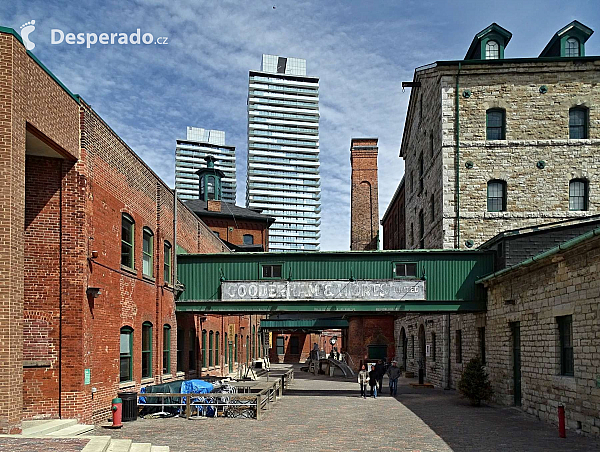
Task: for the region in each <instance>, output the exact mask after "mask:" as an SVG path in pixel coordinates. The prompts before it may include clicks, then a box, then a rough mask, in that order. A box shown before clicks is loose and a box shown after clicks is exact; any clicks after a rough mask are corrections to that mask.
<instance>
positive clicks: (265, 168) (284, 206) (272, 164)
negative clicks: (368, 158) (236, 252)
mask: <svg viewBox="0 0 600 452" xmlns="http://www.w3.org/2000/svg"><path fill="white" fill-rule="evenodd" d="M319 165H320V164H319V79H318V78H317V77H308V76H307V75H306V60H303V59H299V58H284V57H280V56H275V55H263V58H262V65H261V70H260V71H250V73H249V82H248V179H247V187H246V206H247V207H248V208H250V209H260V210H262V213H263V214H265V215H269V216H272V217H275V218H276V222H275V223H274V224H273V225H272V226H271V228H270V232H269V249H270V251H318V250H319V242H320V237H321V233H320V226H321V176H320V174H319Z"/></svg>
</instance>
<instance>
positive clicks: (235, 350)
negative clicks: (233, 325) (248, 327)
mask: <svg viewBox="0 0 600 452" xmlns="http://www.w3.org/2000/svg"><path fill="white" fill-rule="evenodd" d="M233 362H234V363H237V362H238V335H237V334H236V335H235V343H234V344H233Z"/></svg>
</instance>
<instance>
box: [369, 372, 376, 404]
mask: <svg viewBox="0 0 600 452" xmlns="http://www.w3.org/2000/svg"><path fill="white" fill-rule="evenodd" d="M369 386H370V387H371V396H373V397H374V398H377V371H376V370H375V366H373V367H371V371H370V372H369Z"/></svg>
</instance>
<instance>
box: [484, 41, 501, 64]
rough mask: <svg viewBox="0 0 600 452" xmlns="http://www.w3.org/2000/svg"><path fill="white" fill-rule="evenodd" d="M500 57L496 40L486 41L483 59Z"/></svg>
mask: <svg viewBox="0 0 600 452" xmlns="http://www.w3.org/2000/svg"><path fill="white" fill-rule="evenodd" d="M498 58H500V46H499V45H498V43H497V42H496V41H488V42H487V44H486V45H485V59H486V60H497V59H498Z"/></svg>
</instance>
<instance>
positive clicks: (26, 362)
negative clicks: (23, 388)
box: [23, 360, 52, 368]
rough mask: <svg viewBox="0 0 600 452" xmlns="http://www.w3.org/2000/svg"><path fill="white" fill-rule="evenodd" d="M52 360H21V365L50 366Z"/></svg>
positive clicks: (27, 366)
mask: <svg viewBox="0 0 600 452" xmlns="http://www.w3.org/2000/svg"><path fill="white" fill-rule="evenodd" d="M50 366H52V362H51V361H50V360H23V367H25V368H31V367H50Z"/></svg>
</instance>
